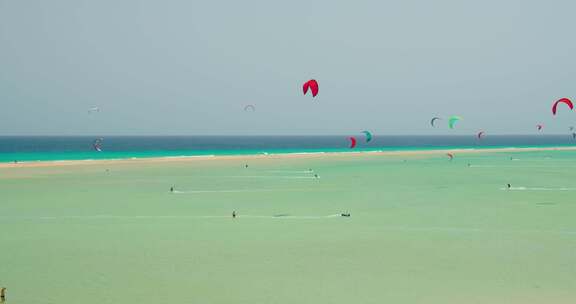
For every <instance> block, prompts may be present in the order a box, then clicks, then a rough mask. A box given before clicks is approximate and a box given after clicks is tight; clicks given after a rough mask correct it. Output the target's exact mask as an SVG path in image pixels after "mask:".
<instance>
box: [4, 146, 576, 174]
mask: <svg viewBox="0 0 576 304" xmlns="http://www.w3.org/2000/svg"><path fill="white" fill-rule="evenodd" d="M540 151H576V147H532V148H530V147H527V148H514V147H511V148H481V149H475V148H464V149H431V150H390V151H350V152H301V153H298V152H295V153H294V152H291V153H273V154H266V153H262V154H246V155H194V156H169V157H150V158H123V159H97V160H94V159H90V160H57V161H26V162H18V163H12V162H10V163H0V169H2V168H35V167H58V166H83V165H116V164H151V163H178V162H198V161H202V162H205V161H222V160H255V159H294V158H309V159H312V158H326V157H330V158H334V157H359V156H368V155H370V156H419V155H422V156H425V155H442V154H446V153H453V154H462V153H504V152H507V153H518V152H540Z"/></svg>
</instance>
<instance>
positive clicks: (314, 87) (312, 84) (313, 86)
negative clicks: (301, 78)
mask: <svg viewBox="0 0 576 304" xmlns="http://www.w3.org/2000/svg"><path fill="white" fill-rule="evenodd" d="M308 89H310V91H311V92H312V97H316V95H318V82H317V81H316V80H314V79H310V80H308V81H306V82H305V83H304V85H303V86H302V91H303V92H304V95H306V93H308Z"/></svg>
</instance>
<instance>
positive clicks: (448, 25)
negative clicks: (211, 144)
mask: <svg viewBox="0 0 576 304" xmlns="http://www.w3.org/2000/svg"><path fill="white" fill-rule="evenodd" d="M574 12H576V2H575V1H502V0H498V1H496V0H484V1H462V0H459V1H456V0H454V1H445V0H442V1H406V0H402V1H334V0H332V1H329V0H325V1H311V0H306V1H271V0H262V1H253V0H242V1H236V0H234V1H190V0H165V1H157V0H141V1H138V0H122V1H118V0H90V1H86V0H51V1H41V0H0V135H28V134H67V135H72V134H101V135H114V134H246V135H248V134H352V133H357V132H358V131H360V130H363V129H369V130H373V132H375V133H377V134H469V133H473V132H476V131H477V130H480V129H483V130H485V131H486V132H487V133H488V134H494V133H499V134H517V133H527V134H532V133H536V127H535V125H536V124H537V123H543V124H545V126H546V127H545V128H546V133H568V126H570V125H571V124H575V125H576V112H569V111H567V109H565V108H562V109H560V111H559V112H560V113H559V115H558V116H557V117H552V115H551V111H550V106H551V104H552V102H553V101H554V100H555V99H557V98H559V97H574V98H576V77H575V75H574V73H575V72H576V69H575V68H576V39H575V38H574V30H575V29H576V26H575V24H576V20H575V19H576V17H575V15H574ZM310 78H315V79H317V80H318V81H319V84H320V93H319V95H318V96H317V97H316V98H314V99H313V98H312V97H311V96H302V91H301V90H302V89H301V85H302V83H303V82H304V81H306V80H308V79H310ZM246 104H254V105H256V108H257V109H256V111H255V112H253V113H251V112H244V111H243V107H244V105H246ZM93 106H99V107H100V108H101V112H100V113H97V114H95V115H89V114H88V109H89V108H90V107H93ZM451 114H459V115H461V116H463V117H464V119H465V120H464V121H462V122H461V124H460V125H459V126H458V129H457V130H453V131H451V130H448V129H447V128H446V126H445V124H444V123H443V124H442V127H441V128H438V129H431V128H430V126H429V120H430V118H431V117H433V116H442V117H446V116H448V115H451Z"/></svg>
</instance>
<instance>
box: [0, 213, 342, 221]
mask: <svg viewBox="0 0 576 304" xmlns="http://www.w3.org/2000/svg"><path fill="white" fill-rule="evenodd" d="M336 217H342V216H341V214H329V215H289V214H279V215H250V214H246V215H237V216H236V219H243V218H247V219H302V220H315V219H318V220H319V219H328V218H336ZM224 218H229V219H232V216H230V215H105V214H103V215H64V216H0V221H2V220H24V221H58V220H150V219H224Z"/></svg>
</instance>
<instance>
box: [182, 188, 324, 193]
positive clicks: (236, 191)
mask: <svg viewBox="0 0 576 304" xmlns="http://www.w3.org/2000/svg"><path fill="white" fill-rule="evenodd" d="M309 191H317V190H316V189H304V188H302V189H224V190H184V191H180V190H174V194H201V193H256V192H309Z"/></svg>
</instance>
